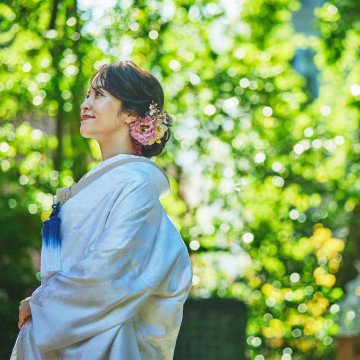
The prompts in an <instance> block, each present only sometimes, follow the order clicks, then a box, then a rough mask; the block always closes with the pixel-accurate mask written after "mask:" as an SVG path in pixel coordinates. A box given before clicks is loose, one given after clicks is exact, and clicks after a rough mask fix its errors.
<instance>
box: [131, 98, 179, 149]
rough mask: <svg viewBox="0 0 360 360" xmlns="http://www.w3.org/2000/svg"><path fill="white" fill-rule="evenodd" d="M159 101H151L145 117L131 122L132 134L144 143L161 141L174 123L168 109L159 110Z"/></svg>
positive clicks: (149, 143) (150, 143)
mask: <svg viewBox="0 0 360 360" xmlns="http://www.w3.org/2000/svg"><path fill="white" fill-rule="evenodd" d="M156 106H157V103H154V102H153V101H152V102H151V104H150V106H149V110H148V111H147V112H146V113H145V116H144V117H141V116H138V118H137V119H136V120H135V121H133V122H132V123H131V124H130V135H131V136H132V137H133V138H134V139H135V140H137V141H138V142H139V143H140V144H142V145H152V144H154V143H155V142H156V143H160V142H161V138H162V137H163V136H164V134H165V132H166V131H167V130H168V126H171V125H172V124H173V121H172V119H171V118H170V116H169V114H168V113H167V111H166V110H159V109H158V108H157V107H156Z"/></svg>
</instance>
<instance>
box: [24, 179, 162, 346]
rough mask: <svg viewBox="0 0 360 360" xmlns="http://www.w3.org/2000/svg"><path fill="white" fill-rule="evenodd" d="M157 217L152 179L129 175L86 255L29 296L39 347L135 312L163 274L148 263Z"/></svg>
mask: <svg viewBox="0 0 360 360" xmlns="http://www.w3.org/2000/svg"><path fill="white" fill-rule="evenodd" d="M160 219H161V205H160V202H159V200H158V196H157V191H156V188H155V186H154V184H153V183H152V182H150V181H148V180H145V179H143V178H139V179H136V180H133V179H129V181H128V182H127V183H126V185H123V186H122V190H121V191H120V192H119V195H118V197H117V198H116V200H115V202H114V204H113V206H112V209H111V211H110V213H109V214H108V216H107V219H106V223H105V227H104V231H103V232H102V234H101V236H100V237H99V238H98V239H96V242H95V244H94V246H93V248H92V249H91V251H89V252H88V254H87V255H86V257H84V258H83V259H82V260H81V261H80V262H78V263H77V264H75V265H73V266H72V267H71V269H70V271H67V272H66V273H62V272H59V273H57V274H56V275H55V276H54V277H52V278H50V279H49V280H48V281H47V282H45V283H44V284H43V285H41V287H39V288H38V289H37V290H36V291H35V292H34V293H33V295H32V296H31V301H30V306H31V311H32V317H33V326H34V337H35V343H36V346H37V347H38V349H39V351H40V352H47V351H51V350H56V349H61V348H63V347H66V346H69V345H72V344H75V343H77V342H79V341H82V340H84V339H87V338H90V337H92V336H94V335H96V334H99V333H101V332H103V331H105V330H107V329H110V328H112V327H114V326H116V325H119V324H121V323H123V322H125V321H127V320H128V319H130V318H131V317H133V316H134V315H135V314H136V312H137V311H138V309H139V307H140V306H141V304H142V303H143V302H144V301H145V300H146V299H147V298H148V297H149V296H150V295H151V294H152V292H153V291H154V290H155V289H156V288H157V287H158V286H159V284H161V282H162V281H163V280H164V276H165V275H164V274H166V270H165V272H164V269H161V268H156V267H154V266H153V264H154V263H156V259H154V256H157V255H156V254H155V253H154V242H155V240H156V233H157V229H158V226H159V223H160Z"/></svg>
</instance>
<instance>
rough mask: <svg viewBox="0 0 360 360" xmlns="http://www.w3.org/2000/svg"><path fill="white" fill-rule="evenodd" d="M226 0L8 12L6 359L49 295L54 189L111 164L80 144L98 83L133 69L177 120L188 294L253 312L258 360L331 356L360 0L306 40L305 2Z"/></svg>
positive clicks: (175, 165) (347, 194) (343, 276)
mask: <svg viewBox="0 0 360 360" xmlns="http://www.w3.org/2000/svg"><path fill="white" fill-rule="evenodd" d="M229 4H230V3H229V2H216V1H214V2H208V1H196V2H189V1H184V0H182V1H180V0H174V1H160V0H152V1H147V2H146V3H145V1H136V2H131V1H117V2H115V5H114V6H113V7H111V8H109V9H107V10H106V11H104V12H101V11H100V10H99V9H98V11H97V12H96V13H92V12H91V11H89V10H82V9H79V8H78V6H77V4H76V2H74V1H70V0H67V1H66V0H55V1H53V2H50V1H48V0H43V1H41V2H40V1H35V0H27V1H20V0H18V1H8V2H7V4H0V34H1V36H0V64H1V67H0V94H1V96H0V119H1V120H0V121H1V123H0V166H1V172H2V173H1V177H0V188H1V202H0V207H1V208H0V211H1V213H2V214H4V215H3V216H2V217H1V220H0V225H1V229H2V232H1V239H0V249H1V255H0V268H1V270H2V271H1V272H0V324H1V325H0V326H1V330H2V333H4V334H6V336H5V337H2V338H1V340H0V349H1V350H0V356H6V355H8V353H9V351H10V348H11V346H12V345H13V341H14V340H15V337H16V334H17V328H16V324H17V321H16V318H17V306H18V303H19V301H20V300H21V299H22V298H24V297H26V296H28V295H29V294H31V292H32V291H33V290H34V289H35V288H36V287H37V286H38V285H39V282H38V280H37V279H36V276H35V274H36V272H37V271H38V267H39V260H38V252H39V249H40V246H41V244H40V242H41V222H42V221H43V220H44V219H46V218H47V217H48V215H49V213H50V208H51V203H52V194H54V193H55V190H56V188H57V187H62V186H68V185H71V184H73V182H74V181H77V180H78V179H79V178H80V177H81V176H82V175H83V174H84V172H86V171H88V170H90V169H91V168H92V167H93V166H94V165H95V164H96V163H97V162H98V161H100V160H101V158H100V152H99V149H98V146H97V144H96V143H95V142H94V141H92V140H85V139H83V138H82V137H81V136H80V134H79V120H80V119H79V107H80V104H81V103H82V101H83V98H84V95H85V90H86V88H87V86H88V85H89V79H90V77H91V75H92V74H93V73H94V72H95V70H96V68H98V67H99V66H100V65H101V64H102V63H104V62H109V61H118V60H119V59H127V58H131V59H132V60H134V61H135V63H137V64H138V65H139V66H140V67H143V68H145V69H146V70H148V71H150V72H151V73H152V74H154V75H155V76H156V77H157V78H158V79H159V80H160V82H161V83H162V85H163V87H164V92H165V104H164V107H165V108H166V109H167V110H168V111H169V112H170V113H171V114H172V115H173V116H174V118H175V124H174V127H173V129H174V130H173V135H174V136H173V139H172V141H171V142H169V143H168V145H167V152H166V153H164V154H162V155H161V156H160V157H159V158H158V159H157V160H156V161H157V163H158V164H159V165H161V166H162V167H164V168H166V170H167V172H168V174H169V176H170V178H171V186H172V193H171V195H169V196H168V197H166V198H165V199H164V200H163V204H164V207H165V208H166V210H167V211H168V213H169V215H170V217H171V219H172V220H173V222H174V223H175V224H176V226H177V227H178V228H179V230H180V232H181V234H182V237H183V238H184V241H185V242H186V244H187V245H188V246H189V250H190V252H191V258H192V263H193V268H194V280H193V283H194V286H193V289H192V293H191V294H192V296H194V297H205V298H206V297H210V296H219V297H235V298H239V299H241V300H243V301H244V302H245V303H246V304H247V305H248V309H249V321H248V326H247V334H248V338H247V343H248V349H247V355H248V357H249V359H255V360H264V359H273V360H275V359H279V360H280V359H282V360H286V359H290V358H291V359H296V360H300V359H314V360H315V359H319V360H320V359H331V358H332V357H333V350H334V342H333V339H334V336H335V335H336V334H337V332H338V326H337V324H336V320H337V319H338V312H339V307H338V306H337V305H336V302H337V301H338V300H339V299H341V298H342V297H343V295H344V292H343V289H344V285H345V283H346V282H347V281H349V280H350V279H351V278H352V277H354V276H355V274H356V272H355V270H354V268H353V266H352V261H353V259H355V258H357V257H358V256H359V253H360V249H359V245H358V243H359V242H358V233H359V230H360V229H359V227H360V223H359V221H358V220H357V219H358V214H359V209H360V207H359V204H358V203H359V190H360V180H358V172H359V170H360V165H359V160H360V159H359V158H358V157H359V153H360V140H359V131H358V126H359V125H358V121H359V99H360V85H359V84H360V79H359V76H360V75H359V74H360V71H359V66H360V62H359V60H358V48H359V46H358V45H359V42H360V33H359V32H360V27H359V22H358V20H357V18H356V16H355V15H354V14H356V9H357V7H359V5H357V3H356V2H355V1H347V2H346V5H344V4H343V2H341V1H340V0H339V1H333V2H331V3H325V4H324V5H323V6H322V7H320V8H317V9H316V12H315V14H316V16H317V21H316V26H317V29H318V30H319V36H317V37H305V35H302V34H296V33H294V29H293V26H292V23H291V18H292V14H293V13H294V12H295V11H297V10H298V9H299V8H300V6H301V4H300V2H299V1H297V0H286V1H285V0H271V1H270V0H251V1H250V0H246V1H243V2H232V3H231V5H229ZM304 48H311V49H313V50H314V51H315V54H316V55H315V58H314V61H315V63H316V65H317V67H318V69H319V71H320V77H321V87H320V91H319V97H318V98H317V99H315V100H313V99H312V96H311V94H309V93H308V91H307V90H306V80H305V79H304V78H303V77H302V76H300V75H299V74H298V73H297V72H296V71H295V70H294V68H293V65H292V60H293V58H294V55H295V52H296V51H297V49H304ZM338 271H339V272H338ZM340 311H341V309H340ZM284 356H285V357H284ZM289 356H290V357H289Z"/></svg>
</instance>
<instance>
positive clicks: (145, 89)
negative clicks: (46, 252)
mask: <svg viewBox="0 0 360 360" xmlns="http://www.w3.org/2000/svg"><path fill="white" fill-rule="evenodd" d="M97 75H98V76H99V80H100V85H101V86H102V87H103V88H104V89H105V90H106V91H108V92H109V93H110V94H111V95H113V96H114V97H116V98H117V99H119V100H121V102H122V106H121V108H120V110H119V113H121V112H123V111H129V112H131V113H133V114H136V115H139V116H145V113H146V112H147V111H148V110H149V105H150V104H151V102H152V101H154V103H156V104H157V108H158V109H159V110H162V109H163V106H164V92H163V89H162V87H161V85H160V83H159V81H158V80H157V79H156V78H155V77H154V76H153V75H151V74H150V73H149V72H147V71H145V70H143V69H140V68H139V67H138V66H137V65H136V64H135V63H134V62H133V61H132V60H126V61H119V62H117V63H110V64H104V65H101V66H100V68H99V70H98V71H97V72H96V73H95V74H94V75H93V76H92V77H91V80H90V85H91V87H92V88H93V89H96V87H94V86H93V85H92V83H93V81H94V79H95V77H96V76H97ZM169 117H170V116H169ZM130 136H131V135H130ZM169 138H170V129H168V130H167V131H166V132H165V134H164V136H163V137H162V138H161V142H160V143H156V142H155V143H154V144H152V145H141V144H140V143H138V144H137V145H138V146H140V145H141V155H142V156H144V157H147V158H150V157H152V156H157V155H159V154H160V153H161V151H162V150H163V149H164V147H165V144H166V142H167V141H168V140H169ZM131 140H132V143H133V144H134V142H135V143H137V140H135V139H134V138H132V137H131Z"/></svg>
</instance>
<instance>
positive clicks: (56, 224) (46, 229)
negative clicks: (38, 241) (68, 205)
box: [42, 202, 61, 248]
mask: <svg viewBox="0 0 360 360" xmlns="http://www.w3.org/2000/svg"><path fill="white" fill-rule="evenodd" d="M52 208H53V211H52V213H51V214H50V217H49V220H45V221H44V225H43V234H42V241H43V245H45V246H46V247H48V246H51V247H54V248H58V247H61V239H60V223H61V219H60V218H59V217H58V216H57V215H58V213H59V211H60V202H58V203H57V204H53V205H52Z"/></svg>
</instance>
